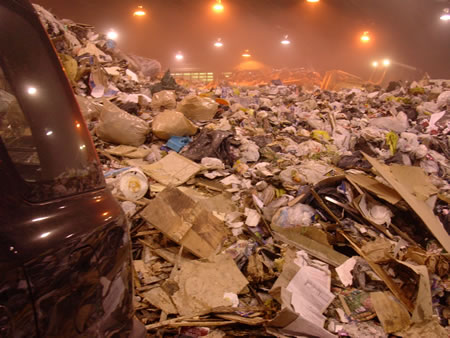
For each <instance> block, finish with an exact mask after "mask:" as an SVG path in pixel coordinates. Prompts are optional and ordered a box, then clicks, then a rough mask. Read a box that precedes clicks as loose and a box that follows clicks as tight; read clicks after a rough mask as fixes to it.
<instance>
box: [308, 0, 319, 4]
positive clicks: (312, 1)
mask: <svg viewBox="0 0 450 338" xmlns="http://www.w3.org/2000/svg"><path fill="white" fill-rule="evenodd" d="M319 1H320V0H306V2H311V3H314V2H319Z"/></svg>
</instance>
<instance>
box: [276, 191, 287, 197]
mask: <svg viewBox="0 0 450 338" xmlns="http://www.w3.org/2000/svg"><path fill="white" fill-rule="evenodd" d="M285 194H286V190H284V189H275V196H277V198H280V197H281V196H283V195H285Z"/></svg>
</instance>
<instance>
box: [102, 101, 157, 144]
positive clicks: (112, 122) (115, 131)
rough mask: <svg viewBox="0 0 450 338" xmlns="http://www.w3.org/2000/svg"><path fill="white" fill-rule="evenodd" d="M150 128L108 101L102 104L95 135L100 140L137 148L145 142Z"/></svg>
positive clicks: (142, 121)
mask: <svg viewBox="0 0 450 338" xmlns="http://www.w3.org/2000/svg"><path fill="white" fill-rule="evenodd" d="M149 132H150V127H149V126H148V124H147V122H145V121H144V120H142V119H140V118H139V117H136V116H133V115H131V114H128V113H127V112H125V111H123V110H122V109H120V108H118V107H117V106H116V105H114V104H112V103H111V102H109V101H106V100H105V101H104V102H103V109H102V111H101V113H100V123H99V124H98V126H97V128H96V134H97V136H98V137H100V138H101V139H102V140H104V141H107V142H111V143H116V144H125V145H130V146H135V147H138V146H140V145H142V144H143V143H144V142H145V139H146V137H147V134H148V133H149Z"/></svg>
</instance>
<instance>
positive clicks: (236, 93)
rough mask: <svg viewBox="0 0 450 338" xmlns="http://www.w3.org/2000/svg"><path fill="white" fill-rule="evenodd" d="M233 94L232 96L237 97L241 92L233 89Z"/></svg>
mask: <svg viewBox="0 0 450 338" xmlns="http://www.w3.org/2000/svg"><path fill="white" fill-rule="evenodd" d="M233 93H234V95H237V96H239V95H241V91H240V90H239V89H237V88H234V89H233Z"/></svg>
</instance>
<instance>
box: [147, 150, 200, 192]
mask: <svg viewBox="0 0 450 338" xmlns="http://www.w3.org/2000/svg"><path fill="white" fill-rule="evenodd" d="M201 168H202V167H201V166H200V165H198V164H197V163H195V162H193V161H191V160H189V159H187V158H186V157H184V156H181V155H178V154H177V153H174V152H172V153H170V154H169V155H167V156H165V157H164V158H163V159H161V160H159V161H158V162H155V163H152V164H149V165H146V166H142V167H141V169H142V171H143V172H144V173H145V174H146V175H148V176H150V177H151V178H153V179H154V180H156V181H158V182H159V183H161V184H164V185H165V186H169V185H172V186H178V185H181V184H183V183H185V182H187V181H188V180H189V179H190V178H191V177H193V176H194V175H195V174H197V173H198V172H199V171H200V170H201Z"/></svg>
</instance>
